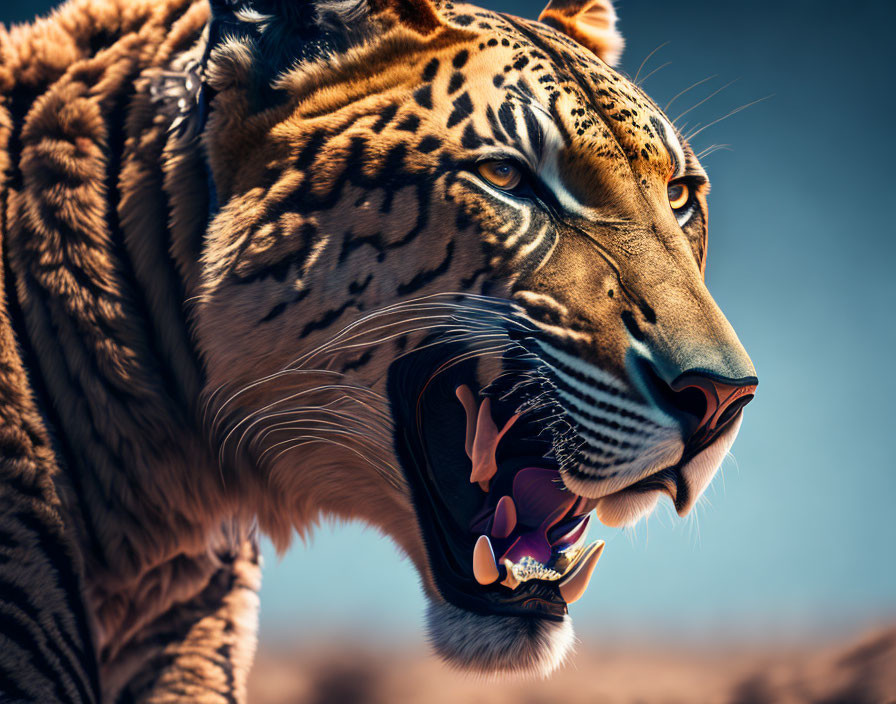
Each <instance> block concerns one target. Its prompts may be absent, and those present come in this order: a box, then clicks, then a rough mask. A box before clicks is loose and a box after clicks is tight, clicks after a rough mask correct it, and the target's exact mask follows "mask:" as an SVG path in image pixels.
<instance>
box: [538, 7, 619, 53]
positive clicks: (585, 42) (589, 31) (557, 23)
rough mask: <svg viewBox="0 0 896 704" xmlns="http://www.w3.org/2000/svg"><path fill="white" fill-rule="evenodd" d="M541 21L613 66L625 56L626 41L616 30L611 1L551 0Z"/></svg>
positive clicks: (542, 13)
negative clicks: (623, 51) (623, 50)
mask: <svg viewBox="0 0 896 704" xmlns="http://www.w3.org/2000/svg"><path fill="white" fill-rule="evenodd" d="M538 20H539V21H540V22H544V23H545V24H546V25H548V26H550V27H553V28H554V29H557V30H559V31H561V32H563V33H564V34H566V35H567V36H569V37H572V38H573V39H575V40H576V41H577V42H578V43H579V44H581V45H582V46H584V47H586V48H587V49H591V51H592V52H594V54H596V55H597V57H598V58H599V59H601V60H603V61H605V62H606V63H608V64H609V65H610V66H615V65H616V64H617V63H618V62H619V57H620V56H622V49H623V47H624V46H625V40H623V38H622V35H621V34H620V33H619V31H618V30H617V29H616V10H614V9H613V3H612V2H611V0H550V2H549V3H548V6H547V7H546V8H544V10H542V11H541V15H540V16H539V18H538Z"/></svg>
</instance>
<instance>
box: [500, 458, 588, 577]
mask: <svg viewBox="0 0 896 704" xmlns="http://www.w3.org/2000/svg"><path fill="white" fill-rule="evenodd" d="M576 499H577V497H576V496H575V494H573V493H572V492H570V491H567V490H566V489H564V488H563V484H562V483H561V480H560V473H559V472H558V471H557V470H556V469H542V468H540V467H527V468H526V469H521V470H520V471H519V472H517V474H516V476H515V477H514V478H513V500H514V503H515V504H516V512H517V520H518V521H519V523H521V524H523V525H525V526H531V527H533V528H534V530H530V531H526V532H524V533H522V535H520V537H519V538H517V540H516V541H515V542H514V543H513V544H512V545H511V546H510V547H509V548H508V549H507V550H506V551H505V552H504V554H503V555H502V556H501V560H504V559H508V560H510V561H511V562H519V560H520V559H522V558H523V557H525V556H526V555H528V556H530V557H533V558H534V559H536V560H538V561H539V562H542V563H544V562H547V561H548V560H549V559H550V557H551V542H550V540H548V531H549V530H550V529H551V528H553V527H554V526H555V525H556V524H557V523H558V522H559V521H560V520H561V519H562V518H563V517H564V516H565V515H566V514H567V513H568V512H569V510H570V509H571V508H572V505H573V504H574V503H575V502H576Z"/></svg>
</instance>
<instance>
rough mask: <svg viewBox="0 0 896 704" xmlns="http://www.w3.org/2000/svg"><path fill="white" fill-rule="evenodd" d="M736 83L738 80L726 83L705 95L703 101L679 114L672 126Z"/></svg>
mask: <svg viewBox="0 0 896 704" xmlns="http://www.w3.org/2000/svg"><path fill="white" fill-rule="evenodd" d="M737 81H738V79H737V78H735V79H734V80H733V81H728V83H726V84H725V85H723V86H722V87H721V88H716V89H715V90H714V91H713V92H712V93H710V94H709V95H707V96H706V97H705V98H703V100H701V101H700V102H699V103H697V104H696V105H692V106H691V107H689V108H688V109H687V110H685V111H684V112H683V113H681V114H680V115H679V116H678V117H676V118H675V119H674V120H672V124H673V125H675V124H677V123H678V121H679V120H680V119H681V118H683V117H684V116H685V115H687V114H688V113H690V112H692V111H694V110H696V109H697V108H699V107H700V106H701V105H703V104H704V103H705V102H706V101H707V100H711V99H712V98H714V97H715V96H717V95H718V94H719V93H721V92H722V91H723V90H725V89H726V88H728V87H730V86H732V85H734V84H735V83H737ZM680 131H681V130H679V132H680Z"/></svg>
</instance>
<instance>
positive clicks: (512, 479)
mask: <svg viewBox="0 0 896 704" xmlns="http://www.w3.org/2000/svg"><path fill="white" fill-rule="evenodd" d="M455 354H457V355H458V356H459V355H460V354H462V351H460V350H453V349H448V350H447V351H446V349H445V348H444V347H442V346H435V345H433V346H431V347H426V348H425V349H423V350H421V351H419V352H418V351H415V352H414V353H413V354H411V355H407V356H405V357H403V358H401V359H400V360H398V361H396V362H395V363H393V365H392V366H391V367H390V371H389V379H388V384H387V388H388V393H389V399H390V404H391V407H392V415H393V419H394V423H395V424H394V432H395V448H396V451H397V453H398V457H399V459H400V461H401V465H402V468H403V469H404V474H405V477H406V479H407V481H408V484H409V487H410V489H411V495H412V499H413V503H414V508H415V513H416V516H417V520H418V523H419V526H420V530H421V533H422V536H423V540H424V544H425V547H426V556H427V559H428V563H429V567H430V570H429V574H430V576H431V577H432V580H433V586H434V587H435V588H436V589H437V591H438V592H439V594H440V596H441V597H442V598H443V599H445V601H447V602H449V603H451V604H453V605H454V606H457V607H460V608H462V609H464V610H467V611H473V612H476V613H481V614H485V615H497V614H500V615H508V616H510V615H513V616H534V617H538V618H544V619H548V620H556V621H559V620H563V619H564V618H565V617H566V614H567V612H568V611H567V606H568V604H570V603H572V602H574V601H576V600H577V599H578V598H580V597H581V595H582V594H583V593H584V591H585V587H586V586H587V583H588V580H589V579H590V577H591V574H592V573H593V571H594V567H595V565H596V563H597V560H598V558H599V557H600V554H601V551H602V550H603V546H604V544H603V541H596V542H592V543H591V544H588V543H587V541H586V538H587V531H588V527H589V524H590V523H591V522H592V521H591V519H590V518H589V516H588V514H589V513H590V512H591V510H592V509H593V507H594V505H595V500H594V499H587V498H583V497H581V496H579V495H578V494H576V493H575V492H573V491H570V490H569V489H567V488H566V487H565V486H564V483H563V481H562V479H561V475H560V471H559V469H560V468H559V465H558V462H557V460H556V458H555V455H554V452H555V444H556V442H557V440H556V439H555V437H554V433H553V431H552V429H551V423H552V419H556V417H557V416H556V413H557V407H556V405H553V406H551V405H549V404H542V407H539V405H538V403H536V400H537V398H539V397H544V396H545V392H546V391H547V389H546V388H538V387H536V386H534V385H533V384H532V383H531V377H526V370H527V369H530V368H531V367H529V366H526V365H527V364H530V362H527V361H525V360H524V363H519V362H518V360H516V359H515V358H513V359H511V358H509V357H505V358H504V359H503V360H502V365H501V366H502V369H501V372H500V373H499V374H498V376H497V377H496V378H492V380H491V382H490V383H488V384H487V385H486V386H485V387H483V388H480V387H479V386H478V384H477V382H476V381H475V380H476V379H479V378H481V374H480V373H479V371H478V368H479V362H478V361H477V360H469V359H467V360H463V361H461V362H459V363H456V364H454V365H453V366H451V367H450V370H449V369H446V368H445V364H444V360H445V359H446V358H448V359H451V358H454V355H455ZM434 370H435V371H434ZM527 379H529V380H528V381H527ZM524 409H525V410H524ZM522 410H524V412H522V414H521V415H520V412H521V411H522Z"/></svg>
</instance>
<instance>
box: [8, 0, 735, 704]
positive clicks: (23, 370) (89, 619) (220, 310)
mask: <svg viewBox="0 0 896 704" xmlns="http://www.w3.org/2000/svg"><path fill="white" fill-rule="evenodd" d="M562 5H563V7H562V8H561V7H560V4H558V3H552V4H551V6H552V7H553V9H554V10H555V11H557V13H559V14H557V13H555V14H557V16H558V17H559V16H561V15H562V16H563V17H564V18H566V19H565V20H564V22H566V21H567V20H569V22H571V23H572V24H569V25H568V26H567V24H564V22H560V21H559V20H557V21H556V22H555V21H551V23H552V24H554V25H555V27H559V29H560V30H561V31H555V29H550V28H549V27H547V26H545V25H544V24H539V23H536V22H528V21H524V20H519V19H516V18H511V17H507V16H502V15H498V14H495V13H488V12H486V11H480V10H479V9H478V8H474V7H472V6H466V5H454V4H452V3H431V2H429V1H428V0H370V1H369V2H367V3H362V2H356V1H351V2H349V1H348V0H346V1H344V2H343V1H339V2H336V1H329V0H327V1H322V2H319V3H316V4H313V5H312V4H306V3H298V2H292V1H291V0H289V1H287V0H257V1H256V2H246V3H242V2H240V3H236V2H231V1H230V0H213V2H212V3H211V5H210V6H209V5H208V4H206V2H205V0H69V2H67V3H66V4H65V5H63V6H62V7H60V8H59V9H58V10H56V11H55V12H54V13H53V14H52V15H50V16H49V17H48V18H46V19H41V20H38V21H36V22H35V23H33V24H31V25H28V26H21V27H14V28H11V29H6V28H0V95H2V103H0V169H2V192H0V200H2V203H0V205H2V220H0V247H2V255H3V267H2V270H0V276H2V284H3V285H2V287H0V558H2V559H0V698H4V699H12V700H24V701H45V702H99V701H119V700H128V701H146V702H162V701H166V702H171V701H190V702H200V703H201V702H219V701H244V699H245V681H246V676H247V673H248V669H249V667H250V664H251V659H252V654H253V651H254V647H255V635H254V633H255V621H256V614H257V608H258V603H257V594H256V592H257V590H258V587H259V576H260V574H259V570H260V565H259V557H258V550H257V536H258V532H259V531H263V532H264V533H266V534H267V535H268V536H270V537H271V539H272V540H273V541H274V543H275V544H276V545H277V547H278V549H280V550H285V549H286V548H287V547H288V545H289V542H290V540H291V539H292V537H293V535H295V534H296V533H299V534H304V533H306V532H307V531H309V530H311V529H312V528H313V526H314V525H315V523H316V522H317V520H318V519H319V518H320V516H321V515H333V516H337V517H343V518H349V519H359V520H362V521H364V522H366V523H369V524H371V525H373V526H375V527H376V528H377V529H379V530H380V531H382V532H383V533H384V534H385V535H387V536H389V538H391V539H392V540H394V541H395V542H396V544H397V545H398V546H399V547H400V548H401V549H402V550H403V551H404V552H405V553H406V554H407V555H408V556H409V557H410V559H411V560H412V561H413V562H414V564H415V566H416V567H417V569H418V571H419V573H420V575H421V581H422V585H423V588H424V590H425V592H426V594H427V597H428V598H429V600H430V603H431V605H430V608H429V611H428V623H429V633H430V639H431V641H432V643H433V647H434V649H435V650H436V651H437V652H438V653H440V654H441V655H442V656H443V657H444V658H445V659H446V660H447V661H448V662H450V663H452V664H453V665H455V666H458V667H462V668H465V669H471V670H475V671H478V672H488V673H496V672H532V673H538V674H546V673H548V672H549V671H551V670H552V669H553V668H555V667H556V666H558V664H559V663H560V662H562V660H563V659H564V657H566V654H567V653H568V651H569V649H570V647H571V643H572V629H571V625H570V623H569V619H568V618H565V619H564V620H563V621H560V622H557V621H540V620H536V619H534V618H528V617H518V616H513V617H508V616H503V617H499V616H488V615H480V614H476V613H473V612H472V611H464V610H462V609H460V608H458V607H457V606H454V605H453V604H451V603H449V602H448V601H446V598H445V597H444V596H443V594H442V593H441V592H440V590H439V587H438V586H437V580H436V578H435V575H434V573H433V567H432V566H431V564H430V558H429V556H428V553H427V548H426V541H425V540H424V538H423V536H422V534H421V527H420V523H419V522H418V518H419V515H418V512H419V507H418V506H416V505H415V502H414V498H413V496H412V492H411V489H410V487H409V481H408V474H407V470H408V468H407V467H403V466H402V463H401V459H400V457H399V456H398V454H397V450H396V447H397V444H396V443H397V441H396V436H397V434H398V430H399V429H398V428H397V427H396V421H395V418H394V410H395V409H394V406H393V405H392V404H391V403H390V400H389V396H388V394H389V391H388V390H387V388H386V386H387V379H388V376H389V371H390V369H391V368H392V365H393V363H394V362H395V361H396V360H397V359H400V358H403V357H404V355H405V354H406V352H407V351H408V350H414V349H415V348H416V347H418V346H420V345H422V344H423V342H424V340H425V339H427V337H428V336H429V335H436V336H438V340H439V341H440V342H445V341H448V342H451V343H452V344H457V345H465V346H466V347H465V349H467V350H468V355H469V358H471V359H472V358H478V359H480V361H481V365H480V366H479V368H478V369H479V373H480V374H481V375H482V378H480V379H478V380H477V382H478V383H479V386H480V387H482V386H485V385H486V384H487V383H488V381H489V380H490V379H492V378H494V376H495V375H496V374H498V373H500V371H501V353H502V352H503V351H505V350H507V349H509V348H510V347H511V346H512V345H513V344H515V343H513V341H512V340H511V339H510V337H509V333H508V325H509V322H510V321H512V322H514V324H518V325H522V326H524V328H525V329H526V330H528V331H529V332H531V333H533V334H535V333H536V332H537V333H538V334H539V335H542V336H543V337H544V338H546V339H547V338H549V339H551V340H553V342H552V343H551V344H552V345H553V348H556V349H559V348H561V347H562V348H563V350H564V352H563V354H555V358H553V361H549V360H548V355H547V353H546V354H545V355H544V360H543V361H544V363H543V364H542V365H541V366H539V367H537V368H535V369H534V370H533V373H532V379H528V378H527V380H526V382H527V383H528V382H529V381H533V380H534V381H537V382H539V383H542V384H543V386H542V387H539V388H542V389H550V388H554V389H555V391H554V392H550V393H553V394H554V396H555V397H556V398H555V400H554V401H553V403H555V404H556V407H555V409H554V410H556V416H555V420H554V421H553V422H552V423H551V424H550V426H549V427H547V428H546V431H547V434H549V435H550V434H553V435H552V437H554V439H555V449H556V450H557V456H558V458H559V461H560V463H561V470H562V472H563V477H564V481H565V482H566V483H567V485H568V486H570V487H573V488H576V487H578V488H579V489H581V492H580V493H582V494H583V495H587V496H595V497H600V496H604V495H606V494H607V493H609V492H611V491H617V490H619V489H620V488H624V487H625V486H628V485H631V484H632V483H634V482H636V481H638V480H640V479H642V478H644V477H648V476H650V475H651V474H652V473H654V472H656V471H657V470H659V469H661V466H662V465H663V463H666V462H667V461H668V460H669V457H668V456H669V455H670V452H672V451H671V450H669V447H674V449H675V453H676V454H677V453H678V452H679V451H680V449H679V447H680V446H681V445H682V441H681V440H680V439H679V438H678V433H679V431H678V430H677V429H675V430H671V429H670V428H672V424H671V423H668V422H667V421H666V420H664V419H663V418H662V417H660V416H661V415H662V414H659V415H658V412H657V409H656V408H654V407H653V406H651V403H650V402H649V401H648V400H645V398H644V397H643V394H639V390H638V387H637V384H636V383H634V382H633V381H632V380H631V379H630V376H631V374H630V370H629V369H628V368H627V366H626V364H627V361H626V360H628V359H630V356H629V352H630V351H631V350H636V351H637V350H641V352H640V353H641V354H644V355H650V357H649V358H650V360H652V363H655V365H656V366H657V367H658V368H660V367H661V368H662V369H663V370H665V371H668V370H674V369H677V368H679V367H680V368H688V367H692V368H700V369H707V370H711V371H713V370H714V372H717V373H718V374H720V375H727V376H729V377H735V378H740V377H746V376H749V375H750V374H751V373H752V366H751V364H750V362H749V358H748V357H747V356H746V352H745V351H743V349H742V348H741V346H740V344H739V342H738V341H737V338H736V336H735V334H734V332H733V330H732V329H731V328H730V326H729V325H728V323H727V321H726V320H725V319H724V316H723V315H722V313H721V312H720V311H719V310H718V308H717V306H716V305H715V303H714V302H713V300H712V298H711V297H710V295H709V293H708V291H707V290H706V288H705V286H704V284H703V279H702V271H703V265H704V260H705V252H706V244H705V237H706V203H705V195H706V191H707V189H708V183H707V182H706V179H705V174H703V172H702V170H701V169H700V167H699V164H698V163H697V160H696V158H695V157H694V155H693V152H692V151H691V150H690V148H689V147H688V146H687V145H686V144H683V143H682V144H678V141H677V140H678V139H679V138H678V136H677V135H675V134H674V133H673V132H672V131H670V130H671V128H670V130H666V129H665V128H663V129H658V128H657V127H656V125H657V124H665V123H663V122H662V120H665V118H663V117H662V115H661V113H660V111H659V110H658V109H657V108H656V106H655V105H654V104H653V103H652V102H651V101H650V100H649V99H648V98H647V97H646V96H645V95H644V94H643V93H642V92H641V91H640V90H639V89H638V88H637V87H635V86H633V85H632V84H631V83H630V82H629V81H628V80H627V79H626V78H625V77H624V76H622V75H621V74H618V73H616V72H615V71H613V70H612V69H611V68H609V67H608V66H607V65H606V63H604V62H603V61H601V59H600V57H604V58H607V59H612V58H613V56H614V52H618V51H619V50H620V48H621V44H620V43H619V41H618V40H616V39H614V37H615V36H616V35H615V15H612V6H611V5H609V3H602V2H601V3H594V2H591V3H585V4H584V5H582V4H578V3H563V4H562ZM210 8H211V9H210ZM560 10H562V12H560ZM583 13H584V14H586V15H587V14H588V13H592V14H591V15H588V17H586V18H585V19H586V20H587V22H586V23H585V24H586V25H587V26H588V27H589V28H591V30H593V29H595V27H597V28H598V29H599V30H600V32H599V33H598V34H599V36H597V38H595V36H593V35H589V37H580V36H579V35H578V34H576V32H577V31H579V30H578V29H576V28H577V27H578V23H579V21H580V20H581V19H582V15H583ZM594 13H596V15H600V17H601V18H602V20H601V22H603V24H601V22H598V21H597V19H599V18H597V19H596V15H595V14H594ZM552 16H554V15H552ZM570 18H571V19H570ZM562 32H566V33H567V34H563V33H562ZM570 37H573V38H577V39H581V41H584V42H586V44H588V47H589V48H584V47H583V46H581V45H580V44H577V43H576V42H575V41H573V39H571V38H570ZM608 96H609V97H608ZM670 142H675V144H673V145H672V147H674V148H670ZM502 145H503V146H502ZM499 147H500V148H502V149H513V150H514V152H515V153H516V154H518V158H519V159H521V160H524V161H525V162H526V163H527V164H530V165H531V168H532V169H533V170H535V171H538V169H542V171H543V172H544V173H543V176H544V179H543V180H544V182H545V183H546V184H547V187H548V189H551V190H553V191H554V192H556V193H559V194H560V196H559V197H558V203H559V207H561V208H563V209H565V211H566V213H567V217H566V218H555V217H553V215H552V214H551V213H550V212H549V211H548V209H546V208H539V207H534V205H533V204H534V203H535V201H534V200H533V199H531V198H517V197H515V196H513V195H511V194H508V193H506V192H503V191H501V190H500V189H496V188H494V187H492V186H491V185H489V184H488V183H486V182H485V181H483V180H482V179H481V178H479V177H478V176H476V174H475V170H474V169H472V168H471V166H470V164H471V163H474V162H475V161H476V160H477V159H480V158H484V157H485V156H488V155H489V154H492V153H493V152H494V151H495V149H497V148H499ZM682 160H684V161H685V162H686V163H685V164H682V163H680V162H681V161H682ZM679 171H680V172H681V173H682V174H686V175H687V176H688V178H691V179H693V183H694V192H695V195H694V199H693V209H692V212H693V215H692V216H690V217H689V219H688V220H687V223H686V224H685V225H682V226H680V225H679V224H678V222H677V221H676V218H675V215H674V213H672V211H671V210H670V206H669V198H668V192H667V184H668V181H669V174H670V173H674V174H678V173H679ZM636 176H637V178H636ZM445 348H446V349H447V346H446V347H445ZM545 349H547V348H545ZM563 355H567V357H564V356H563ZM558 360H559V361H558ZM564 360H566V361H564ZM569 360H573V361H569ZM563 375H565V376H563ZM576 375H578V376H582V375H584V377H583V378H589V379H590V381H589V384H591V385H592V386H593V387H594V388H595V389H598V388H602V389H604V391H601V392H600V393H598V392H595V391H591V390H589V389H590V386H589V388H587V389H586V390H585V391H584V392H581V393H579V392H578V391H576V388H574V387H575V385H574V384H571V383H570V384H569V385H568V386H569V388H567V389H566V391H567V392H568V394H569V398H570V399H572V401H571V402H570V403H571V404H573V405H575V413H574V412H573V410H572V406H570V410H569V412H568V413H567V412H566V411H565V410H564V408H563V405H562V404H561V403H560V400H562V398H561V397H560V396H558V393H559V392H557V391H556V388H557V387H558V386H559V387H561V388H562V384H563V379H570V378H574V377H575V378H578V377H577V376H576ZM592 382H593V383H592ZM552 385H554V386H552ZM409 393H410V390H409ZM576 394H578V395H576ZM600 394H604V395H603V396H601V395H600ZM608 409H609V410H608ZM456 410H457V412H458V413H460V412H461V410H460V408H459V407H458V408H457V409H456ZM576 413H578V414H579V416H581V417H585V414H590V415H589V416H588V417H589V420H588V423H589V424H590V425H589V426H588V432H587V433H586V432H585V429H584V424H581V423H579V424H578V425H577V421H576V417H577V416H576ZM614 414H615V415H614ZM632 418H635V419H636V420H635V421H634V422H631V419H632ZM595 419H596V420H595ZM663 423H665V425H663ZM638 424H641V425H642V426H643V427H640V426H638ZM661 426H662V432H663V433H665V435H662V433H660V431H659V430H657V428H660V427H661ZM595 428H596V430H595ZM645 428H646V429H647V430H649V431H650V432H646V431H645ZM626 433H630V434H632V435H636V436H638V437H639V438H640V437H646V438H648V440H638V442H641V445H637V444H636V443H634V442H633V441H632V438H631V437H628V436H626V435H625V434H626ZM670 434H675V437H674V443H675V444H674V445H673V444H671V443H672V441H669V442H668V443H666V444H664V445H663V446H662V447H660V448H659V449H658V448H657V447H648V446H647V445H650V444H651V443H653V441H652V440H650V438H656V437H660V436H661V435H662V437H667V436H669V435H670ZM607 438H609V440H608V439H607ZM667 439H668V438H667ZM732 439H733V438H732ZM446 442H447V440H446ZM460 442H462V439H461V440H460ZM653 444H654V445H655V444H656V443H653ZM635 446H636V447H637V448H638V450H639V451H638V453H636V454H637V455H638V456H637V457H634V458H633V457H631V456H630V454H631V453H629V454H625V448H629V447H635ZM641 450H643V452H641ZM660 450H662V452H660ZM707 456H709V455H707ZM712 458H715V454H713V455H712ZM713 461H714V459H713ZM602 463H603V464H605V465H607V466H610V467H612V466H616V467H618V470H617V471H616V472H614V473H612V474H607V472H606V469H607V467H605V466H603V464H602ZM710 464H712V463H711V462H709V461H701V462H699V463H696V464H694V465H693V466H692V467H690V474H691V475H692V479H693V481H694V482H695V483H696V484H699V485H700V486H699V488H700V489H701V490H702V487H704V486H705V485H706V483H707V482H708V481H709V479H710V478H711V476H712V474H713V473H714V471H715V467H714V466H710ZM577 468H584V469H582V470H581V471H580V472H579V473H578V474H576V472H577V471H579V470H578V469H577ZM629 503H631V502H626V501H621V502H617V503H616V504H615V505H614V506H613V511H608V513H607V515H608V520H611V521H613V522H619V523H624V522H626V520H627V517H628V518H631V516H628V515H627V514H626V510H627V509H626V508H625V507H626V506H628V504H629ZM620 507H621V508H620ZM640 510H641V509H639V511H640ZM628 513H631V511H628ZM623 514H626V515H623Z"/></svg>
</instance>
